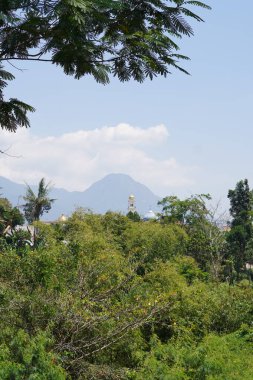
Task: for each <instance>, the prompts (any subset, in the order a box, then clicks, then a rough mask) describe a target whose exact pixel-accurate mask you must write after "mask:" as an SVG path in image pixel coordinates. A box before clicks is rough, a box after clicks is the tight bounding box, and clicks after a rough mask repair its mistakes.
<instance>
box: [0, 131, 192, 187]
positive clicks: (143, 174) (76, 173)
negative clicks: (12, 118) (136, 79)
mask: <svg viewBox="0 0 253 380" xmlns="http://www.w3.org/2000/svg"><path fill="white" fill-rule="evenodd" d="M168 138H169V132H168V129H167V128H166V127H165V126H164V125H157V126H154V127H150V128H146V129H142V128H138V127H134V126H131V125H129V124H119V125H117V126H115V127H102V128H97V129H93V130H80V131H77V132H72V133H66V134H63V135H61V136H48V137H38V136H35V135H33V133H32V131H30V130H26V129H20V130H19V131H18V132H17V133H16V134H10V133H7V132H5V131H3V132H2V138H1V143H0V145H1V146H0V149H1V150H4V149H7V148H8V147H10V149H9V150H8V153H9V154H11V155H18V156H19V155H20V157H19V158H12V157H9V156H6V155H1V156H0V175H1V176H3V177H6V178H8V179H10V180H13V181H15V182H18V183H24V181H25V182H27V183H29V184H36V183H38V181H39V180H40V179H41V178H42V177H45V178H46V179H47V180H51V181H52V183H53V184H54V185H55V186H56V187H62V188H65V189H67V190H80V191H82V190H85V189H86V188H87V187H88V186H90V185H91V184H92V183H93V182H95V181H97V180H99V179H101V178H102V177H104V176H105V175H107V174H109V173H125V174H129V175H130V176H132V177H133V178H134V179H135V180H137V181H139V182H141V183H143V184H145V185H147V186H148V187H150V188H151V189H152V190H153V191H155V192H156V193H157V194H158V195H161V194H164V193H166V192H167V193H168V192H169V191H171V189H173V188H179V187H183V186H188V185H192V184H194V179H193V177H194V172H195V168H192V167H185V166H183V165H180V163H179V162H177V160H176V159H175V158H174V157H168V153H167V152H168ZM156 152H159V153H160V154H159V158H157V155H156V154H155V153H156ZM160 157H162V158H160Z"/></svg>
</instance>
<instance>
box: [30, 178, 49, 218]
mask: <svg viewBox="0 0 253 380" xmlns="http://www.w3.org/2000/svg"><path fill="white" fill-rule="evenodd" d="M50 190H51V188H50V183H48V184H46V183H45V179H44V178H42V179H41V180H40V182H39V185H38V193H37V195H36V194H35V193H34V192H33V190H32V188H31V187H30V186H29V185H27V189H26V195H25V196H24V197H23V199H24V200H25V201H26V203H25V204H24V205H23V209H24V213H25V218H26V220H27V221H28V222H29V223H33V222H34V221H38V220H39V219H40V217H41V216H42V215H43V214H44V213H45V212H48V211H49V210H50V209H51V207H52V203H53V202H54V201H55V199H51V198H49V193H50Z"/></svg>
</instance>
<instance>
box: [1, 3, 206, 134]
mask: <svg viewBox="0 0 253 380" xmlns="http://www.w3.org/2000/svg"><path fill="white" fill-rule="evenodd" d="M192 6H197V7H202V8H206V9H210V7H209V6H207V5H206V4H204V3H202V2H200V1H187V0H170V1H168V0H166V1H162V0H149V1H147V0H141V1H138V2H136V1H135V0H128V1H120V0H116V1H115V0H98V1H90V0H47V1H42V0H38V1H32V2H31V1H30V0H12V1H6V0H0V34H1V40H0V63H1V62H4V61H7V62H10V61H13V60H26V61H27V60H29V61H36V62H39V61H40V62H50V63H53V64H56V65H59V66H61V67H62V68H63V70H64V72H65V73H66V74H67V75H73V76H74V77H75V78H77V79H79V78H80V77H82V76H84V75H91V76H93V77H94V78H95V80H96V81H97V82H99V83H102V84H107V83H108V82H109V75H110V74H112V75H114V76H116V77H118V78H119V80H120V81H128V80H130V79H131V78H133V79H134V80H136V81H138V82H143V81H144V79H145V78H147V77H148V78H150V79H152V78H153V77H154V76H157V75H163V76H166V75H167V74H169V73H170V68H172V67H174V68H177V69H179V70H181V71H183V72H185V73H187V72H186V71H185V70H184V69H183V68H182V67H181V66H179V64H178V60H180V59H188V58H187V57H185V56H184V55H181V54H179V53H178V51H179V46H178V44H177V43H176V42H175V39H178V38H181V37H182V36H183V35H186V36H191V35H193V30H192V28H191V26H190V25H189V23H188V22H187V21H186V18H192V19H194V20H197V21H203V20H202V19H201V17H200V16H198V15H197V14H195V13H193V12H192V10H191V7H192ZM4 78H5V79H8V80H10V79H13V76H12V74H10V73H6V72H5V74H4ZM4 78H3V79H4ZM0 97H1V102H0V111H1V112H0V114H2V113H3V117H2V119H0V126H1V128H6V129H8V130H10V131H15V130H16V129H17V127H19V126H26V127H27V126H28V125H29V122H28V120H27V116H26V113H27V111H33V108H31V107H30V106H28V105H27V104H25V103H23V102H19V103H17V102H18V101H17V100H16V99H11V100H10V101H9V102H5V101H4V100H3V87H0ZM13 100H14V103H13Z"/></svg>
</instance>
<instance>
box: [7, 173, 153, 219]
mask: <svg viewBox="0 0 253 380" xmlns="http://www.w3.org/2000/svg"><path fill="white" fill-rule="evenodd" d="M0 187H1V190H0V193H2V197H6V198H8V199H9V200H10V201H11V203H12V204H13V206H16V205H22V202H23V200H22V196H23V195H24V194H25V191H26V186H25V184H24V185H21V184H17V183H15V182H12V181H10V180H8V179H6V178H4V177H0ZM32 188H34V189H35V191H36V186H32ZM130 194H134V195H135V199H136V209H137V211H138V212H139V213H140V214H141V215H144V214H145V213H146V212H147V211H148V210H149V209H153V210H157V202H158V201H159V199H160V198H159V197H158V196H156V195H155V194H154V193H152V191H151V190H149V189H148V187H147V186H145V185H143V184H141V183H139V182H137V181H135V180H134V179H133V178H131V177H130V176H129V175H126V174H120V173H118V174H108V175H107V176H105V177H104V178H102V179H101V180H99V181H97V182H95V183H93V184H92V185H91V186H90V187H89V188H88V189H86V190H84V191H67V190H64V189H59V188H53V189H52V192H51V193H50V196H51V197H52V198H55V199H56V201H55V203H54V204H53V207H52V209H51V210H50V212H49V213H48V214H45V217H44V219H45V220H55V219H57V218H58V217H59V216H60V215H61V214H65V215H71V213H72V212H73V211H74V210H75V208H76V207H85V208H89V209H91V210H92V211H93V212H95V213H101V214H103V213H105V212H106V211H109V210H110V211H118V212H121V213H124V214H125V213H127V206H128V197H129V195H130Z"/></svg>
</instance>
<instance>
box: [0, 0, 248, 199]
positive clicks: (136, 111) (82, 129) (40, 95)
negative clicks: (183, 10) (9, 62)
mask: <svg viewBox="0 0 253 380" xmlns="http://www.w3.org/2000/svg"><path fill="white" fill-rule="evenodd" d="M209 5H211V6H212V11H201V14H202V15H203V18H204V19H205V23H201V24H195V23H194V24H193V27H194V31H195V36H194V37H192V38H185V39H183V40H182V41H181V42H180V46H181V53H182V54H185V55H188V56H189V57H190V58H191V62H189V63H188V62H186V63H184V67H185V68H186V69H188V70H189V71H190V73H191V76H186V75H184V74H182V73H180V72H175V71H173V75H171V76H169V77H167V78H157V79H155V80H153V81H149V80H147V81H146V82H145V83H143V84H138V83H135V82H133V81H131V82H129V83H120V82H119V81H118V80H116V79H114V78H112V80H111V83H110V84H109V85H107V86H102V85H99V84H97V83H96V82H95V81H94V80H93V79H91V78H82V79H81V80H78V81H77V80H74V79H73V78H72V77H67V76H65V75H64V74H63V73H62V71H61V70H60V69H59V68H56V67H54V66H52V65H50V64H46V63H26V62H21V63H19V64H18V66H19V67H20V68H23V69H25V70H24V71H23V72H22V73H21V72H19V71H17V70H15V69H12V72H13V73H14V74H15V76H16V80H15V81H14V82H13V83H12V84H11V85H10V86H9V87H8V95H9V96H16V97H18V98H20V99H22V100H24V101H26V102H28V103H30V104H32V105H33V106H34V107H35V108H36V110H37V111H36V113H35V114H34V115H31V117H30V120H31V124H32V128H31V130H30V131H21V132H20V133H18V134H16V135H13V134H8V135H7V134H3V138H2V146H3V148H4V147H7V146H9V145H11V149H10V151H11V153H13V154H17V155H21V158H20V159H10V158H7V157H4V158H3V157H1V161H0V170H1V174H2V175H4V176H6V177H7V178H9V179H12V180H15V181H16V182H24V181H27V182H29V183H37V182H38V180H39V179H40V178H41V176H45V177H46V178H48V179H50V180H52V182H53V183H54V184H55V186H56V187H65V188H67V189H71V190H74V189H77V190H82V189H85V188H86V187H87V186H89V185H90V184H91V183H92V182H93V181H95V180H97V179H100V178H101V177H102V176H104V175H106V174H108V173H110V172H124V173H126V174H130V175H132V176H133V178H135V179H136V180H139V181H140V182H142V183H144V184H146V185H147V186H149V187H150V188H151V190H153V191H154V192H155V193H157V194H158V195H161V196H164V195H168V194H179V195H180V196H188V195H190V194H191V193H201V192H205V193H206V192H209V193H211V194H212V195H213V196H214V197H215V198H216V199H219V198H221V199H224V200H225V198H226V194H227V190H228V189H229V188H233V187H234V186H235V184H236V182H237V181H238V180H240V179H242V178H248V179H249V182H250V185H251V186H252V187H253V166H252V162H251V157H252V141H253V129H252V124H253V91H252V88H253V79H252V59H253V52H252V42H251V36H252V30H251V29H252V26H251V25H252V20H251V18H252V16H251V15H252V13H253V2H252V1H251V0H246V1H244V2H243V6H242V5H240V4H239V3H238V1H229V0H223V1H221V0H220V1H218V0H210V1H209ZM49 136H51V137H50V138H49ZM35 147H36V148H35ZM63 157H64V158H63Z"/></svg>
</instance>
